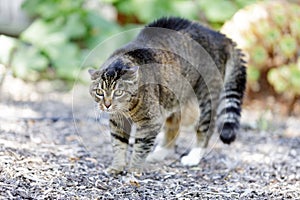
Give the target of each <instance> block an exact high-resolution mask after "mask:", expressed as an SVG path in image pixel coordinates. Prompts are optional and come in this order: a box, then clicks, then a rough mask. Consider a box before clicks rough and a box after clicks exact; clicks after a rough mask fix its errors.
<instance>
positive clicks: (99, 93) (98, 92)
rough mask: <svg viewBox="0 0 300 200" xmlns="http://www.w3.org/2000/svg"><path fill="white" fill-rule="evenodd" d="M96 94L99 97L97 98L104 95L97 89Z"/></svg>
mask: <svg viewBox="0 0 300 200" xmlns="http://www.w3.org/2000/svg"><path fill="white" fill-rule="evenodd" d="M96 94H97V95H99V96H104V93H103V91H102V90H101V89H97V90H96Z"/></svg>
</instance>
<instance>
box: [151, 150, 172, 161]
mask: <svg viewBox="0 0 300 200" xmlns="http://www.w3.org/2000/svg"><path fill="white" fill-rule="evenodd" d="M173 154H174V149H172V148H165V147H161V146H157V147H156V148H155V150H154V151H153V152H152V153H150V154H149V156H148V157H147V159H146V161H147V162H159V161H163V160H164V159H165V158H167V157H169V156H171V155H173Z"/></svg>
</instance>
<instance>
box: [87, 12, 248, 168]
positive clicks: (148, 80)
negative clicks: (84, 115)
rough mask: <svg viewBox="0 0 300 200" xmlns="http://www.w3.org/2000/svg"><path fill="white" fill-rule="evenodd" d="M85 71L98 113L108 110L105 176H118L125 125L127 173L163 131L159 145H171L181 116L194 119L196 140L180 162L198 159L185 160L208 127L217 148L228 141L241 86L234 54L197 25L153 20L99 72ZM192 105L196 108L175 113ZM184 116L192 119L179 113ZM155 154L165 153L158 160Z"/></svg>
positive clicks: (241, 71)
mask: <svg viewBox="0 0 300 200" xmlns="http://www.w3.org/2000/svg"><path fill="white" fill-rule="evenodd" d="M157 28H160V29H157ZM168 30H172V31H173V32H175V33H176V34H177V35H174V34H173V32H168ZM182 38H183V39H182ZM186 38H188V39H186ZM190 40H191V41H192V42H190ZM195 44H196V45H195ZM197 45H198V46H200V47H201V48H198V47H197ZM203 49H204V50H205V51H203ZM210 59H211V60H210ZM214 68H215V69H214ZM214 70H216V71H214ZM89 72H90V74H91V79H92V84H91V86H90V94H91V96H92V97H93V98H94V99H95V101H96V102H97V104H98V107H99V109H100V110H102V111H105V112H108V113H110V128H111V136H112V144H113V149H114V159H113V162H112V166H111V167H110V168H109V169H108V171H109V172H111V173H118V172H121V171H123V170H124V168H125V166H126V160H125V157H126V156H125V154H126V151H127V148H128V142H129V138H130V131H131V124H132V123H134V124H135V125H136V127H137V131H136V134H135V145H134V147H133V154H132V155H131V163H130V169H129V170H133V171H135V170H139V169H141V168H142V166H143V164H144V161H145V159H146V157H147V155H148V154H149V153H150V152H151V150H152V147H153V145H154V141H155V138H156V136H157V134H158V133H159V132H160V130H161V129H162V127H163V126H165V137H164V140H163V141H162V143H161V144H160V145H161V146H162V147H163V148H165V149H171V148H174V146H175V145H174V144H175V140H176V138H177V136H178V132H179V128H180V125H179V124H180V121H181V119H184V118H190V119H196V121H195V122H194V126H195V131H196V133H197V138H198V139H197V142H196V147H195V149H193V150H192V151H191V153H190V154H191V155H190V156H189V155H188V156H187V157H184V158H183V160H182V163H183V164H186V165H192V164H197V163H198V162H199V161H200V158H196V159H194V158H193V156H195V155H196V156H198V157H200V154H202V153H203V152H202V151H201V148H205V147H206V146H207V144H208V142H209V139H210V136H211V135H212V133H213V131H214V130H215V125H216V129H217V131H218V132H219V133H220V138H221V140H222V141H223V142H224V143H227V144H229V143H231V142H232V141H233V140H234V139H235V137H236V133H237V131H238V128H239V120H240V115H241V105H242V99H243V93H244V90H245V83H246V70H245V67H244V62H243V60H242V54H241V52H240V51H239V50H237V49H236V48H235V44H234V43H233V42H232V41H231V40H230V39H228V38H226V37H225V36H224V35H222V34H220V33H218V32H215V31H212V30H210V29H208V28H205V27H203V26H201V25H200V24H198V23H194V22H190V21H188V20H185V19H181V18H162V19H159V20H157V21H155V22H153V23H151V24H149V25H148V26H146V27H145V29H143V30H142V31H141V33H140V34H139V35H138V36H137V38H136V39H135V40H133V41H132V42H130V43H129V44H127V45H125V46H124V47H122V48H120V49H118V50H116V51H115V52H114V53H113V54H112V55H111V57H110V58H108V60H107V61H106V62H105V63H104V64H103V66H102V68H101V69H100V70H90V71H89ZM215 73H217V74H219V75H217V74H215ZM194 97H195V98H196V103H195V101H194V100H193V98H194ZM192 101H193V102H194V103H193V105H196V106H197V107H196V108H192V109H190V110H191V111H192V112H182V111H183V110H184V109H185V107H189V106H188V105H190V104H191V102H192ZM194 110H195V111H196V112H194ZM198 110H199V111H200V112H198ZM199 113H200V115H199ZM188 114H193V115H194V116H193V117H189V116H185V115H188ZM195 116H197V117H195ZM183 121H184V120H183ZM163 148H162V149H163ZM168 152H170V151H168ZM161 155H167V154H159V155H158V158H159V156H161ZM152 158H154V159H157V157H152ZM160 159H161V160H163V159H164V157H163V156H161V158H160Z"/></svg>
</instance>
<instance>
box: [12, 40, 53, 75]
mask: <svg viewBox="0 0 300 200" xmlns="http://www.w3.org/2000/svg"><path fill="white" fill-rule="evenodd" d="M48 65H49V62H48V60H47V58H46V57H45V56H43V55H42V54H41V52H40V51H39V50H38V49H37V48H35V47H34V46H25V45H23V44H21V45H20V46H19V47H18V48H17V51H16V53H15V54H14V57H13V60H12V69H13V71H14V73H15V75H16V76H18V77H20V78H24V79H29V80H37V79H38V78H39V77H38V75H37V74H36V73H34V71H39V72H41V71H43V70H45V69H47V67H48Z"/></svg>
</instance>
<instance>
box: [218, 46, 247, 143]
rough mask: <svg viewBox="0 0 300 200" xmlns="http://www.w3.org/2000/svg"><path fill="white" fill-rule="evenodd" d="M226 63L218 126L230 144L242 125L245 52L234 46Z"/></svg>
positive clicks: (223, 137)
mask: <svg viewBox="0 0 300 200" xmlns="http://www.w3.org/2000/svg"><path fill="white" fill-rule="evenodd" d="M230 52H231V56H230V58H229V59H228V61H227V63H226V73H225V79H224V82H225V83H224V88H223V90H222V92H221V95H220V100H219V101H220V102H219V106H218V110H217V128H218V131H219V133H220V138H221V140H222V141H223V142H224V143H226V144H230V143H231V142H233V141H234V140H235V137H236V132H237V130H238V129H239V126H240V116H241V105H242V101H243V96H244V91H245V87H246V68H245V66H244V64H245V62H244V61H243V60H242V56H243V54H242V53H241V51H240V50H237V49H236V48H235V47H234V46H232V49H231V51H230Z"/></svg>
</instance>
